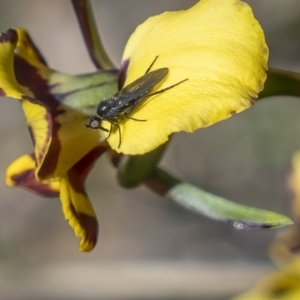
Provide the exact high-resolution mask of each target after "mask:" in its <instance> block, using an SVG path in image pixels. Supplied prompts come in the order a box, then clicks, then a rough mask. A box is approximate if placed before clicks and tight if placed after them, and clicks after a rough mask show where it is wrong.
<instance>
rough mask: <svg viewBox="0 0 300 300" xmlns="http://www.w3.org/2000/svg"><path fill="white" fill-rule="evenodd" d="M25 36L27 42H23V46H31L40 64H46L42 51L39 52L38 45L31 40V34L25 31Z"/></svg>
mask: <svg viewBox="0 0 300 300" xmlns="http://www.w3.org/2000/svg"><path fill="white" fill-rule="evenodd" d="M26 38H27V41H28V43H26V44H25V47H31V48H32V49H33V50H34V52H35V54H36V56H37V57H38V59H39V60H40V62H41V63H42V64H44V65H45V66H47V65H48V64H47V62H46V60H45V58H44V56H43V55H42V53H41V52H40V50H39V49H38V47H37V46H36V45H35V43H34V42H33V40H32V38H31V36H30V35H29V34H28V33H27V32H26Z"/></svg>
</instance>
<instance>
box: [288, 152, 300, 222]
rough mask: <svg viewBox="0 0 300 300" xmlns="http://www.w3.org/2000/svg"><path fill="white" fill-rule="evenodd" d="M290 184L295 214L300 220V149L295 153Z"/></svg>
mask: <svg viewBox="0 0 300 300" xmlns="http://www.w3.org/2000/svg"><path fill="white" fill-rule="evenodd" d="M289 179H290V180H289V186H290V188H291V190H292V192H293V196H294V199H293V206H292V208H293V214H294V216H295V217H296V219H297V220H298V222H299V221H300V151H299V152H296V153H295V154H294V155H293V159H292V174H291V176H290V178H289Z"/></svg>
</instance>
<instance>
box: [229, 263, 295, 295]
mask: <svg viewBox="0 0 300 300" xmlns="http://www.w3.org/2000/svg"><path fill="white" fill-rule="evenodd" d="M298 299H300V260H299V259H298V260H295V261H294V262H293V263H291V264H289V265H287V266H286V267H284V268H283V269H282V270H279V271H275V272H273V273H270V274H268V275H267V276H265V277H264V278H263V279H262V280H261V281H260V282H259V283H258V284H257V285H256V286H255V287H254V288H253V289H252V290H251V291H249V292H246V293H244V294H242V295H240V296H238V297H236V298H234V299H233V300H298Z"/></svg>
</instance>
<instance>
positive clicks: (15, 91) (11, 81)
mask: <svg viewBox="0 0 300 300" xmlns="http://www.w3.org/2000/svg"><path fill="white" fill-rule="evenodd" d="M0 77H1V81H0V92H1V96H7V97H11V98H15V99H18V100H19V101H20V103H21V105H22V108H23V111H24V114H25V117H26V122H27V126H28V129H29V132H30V135H31V138H32V141H33V145H34V153H33V154H28V155H24V156H22V157H20V158H18V159H17V160H16V161H14V162H13V163H12V164H11V165H10V166H9V167H8V169H7V172H6V183H7V185H9V186H20V187H24V188H26V189H28V190H30V191H32V192H34V193H37V194H39V195H42V196H46V197H57V196H59V197H60V200H61V202H62V208H63V213H64V215H65V218H66V219H67V220H68V221H69V224H70V225H71V226H72V228H73V229H74V232H75V234H76V235H77V236H79V237H80V238H81V242H80V246H79V249H80V250H81V251H89V250H91V249H92V248H93V247H94V246H95V244H96V241H97V237H98V223H97V219H96V215H95V212H94V209H93V207H92V204H91V203H90V200H89V198H88V196H87V194H86V191H85V189H84V181H85V178H86V176H87V175H88V172H89V170H90V169H91V168H92V166H93V164H94V162H95V160H96V159H97V158H98V157H99V156H100V155H101V154H102V153H103V152H104V151H106V150H107V148H108V146H107V144H106V143H103V142H102V143H101V142H100V141H99V136H98V134H97V132H95V131H91V130H87V129H86V127H85V124H86V123H87V120H88V118H89V116H88V115H87V114H86V113H85V112H84V109H83V108H82V106H84V105H82V103H81V106H80V107H81V109H80V110H79V109H77V106H79V103H78V102H80V99H83V98H84V99H85V104H86V106H87V107H88V106H89V105H92V104H93V101H94V102H95V100H97V99H101V98H103V97H105V96H106V95H107V94H110V93H111V92H113V91H115V89H116V74H115V72H108V73H106V74H104V73H94V74H89V75H82V76H71V75H66V74H62V73H58V72H55V71H54V70H51V69H49V68H48V67H47V66H46V63H45V60H44V59H43V57H42V56H41V54H40V53H39V51H38V49H37V48H36V47H35V45H34V44H33V43H32V41H31V39H30V37H29V36H28V34H27V33H26V32H25V31H24V30H22V29H17V30H13V29H10V30H8V31H7V32H6V33H3V34H2V35H1V37H0ZM106 84H107V88H105V85H106ZM103 86H104V88H103ZM91 91H92V96H93V97H92V98H91V97H89V93H90V92H91ZM89 98H91V99H89ZM81 102H83V101H81ZM71 103H72V105H71Z"/></svg>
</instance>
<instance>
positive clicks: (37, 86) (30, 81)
mask: <svg viewBox="0 0 300 300" xmlns="http://www.w3.org/2000/svg"><path fill="white" fill-rule="evenodd" d="M14 71H15V75H16V79H17V81H18V83H19V84H21V85H23V86H26V87H28V88H29V89H30V91H32V93H33V97H32V99H38V100H39V101H40V103H39V104H43V105H45V106H47V107H49V108H51V109H52V110H53V111H54V113H55V109H56V108H57V107H58V106H59V103H58V102H57V101H56V100H55V98H54V97H53V96H52V95H51V93H50V91H49V87H48V82H47V80H45V79H44V78H42V77H41V75H40V74H39V70H38V69H37V68H36V67H34V66H32V65H30V64H29V63H28V62H27V61H26V60H25V59H23V58H22V57H20V56H18V55H15V57H14Z"/></svg>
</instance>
